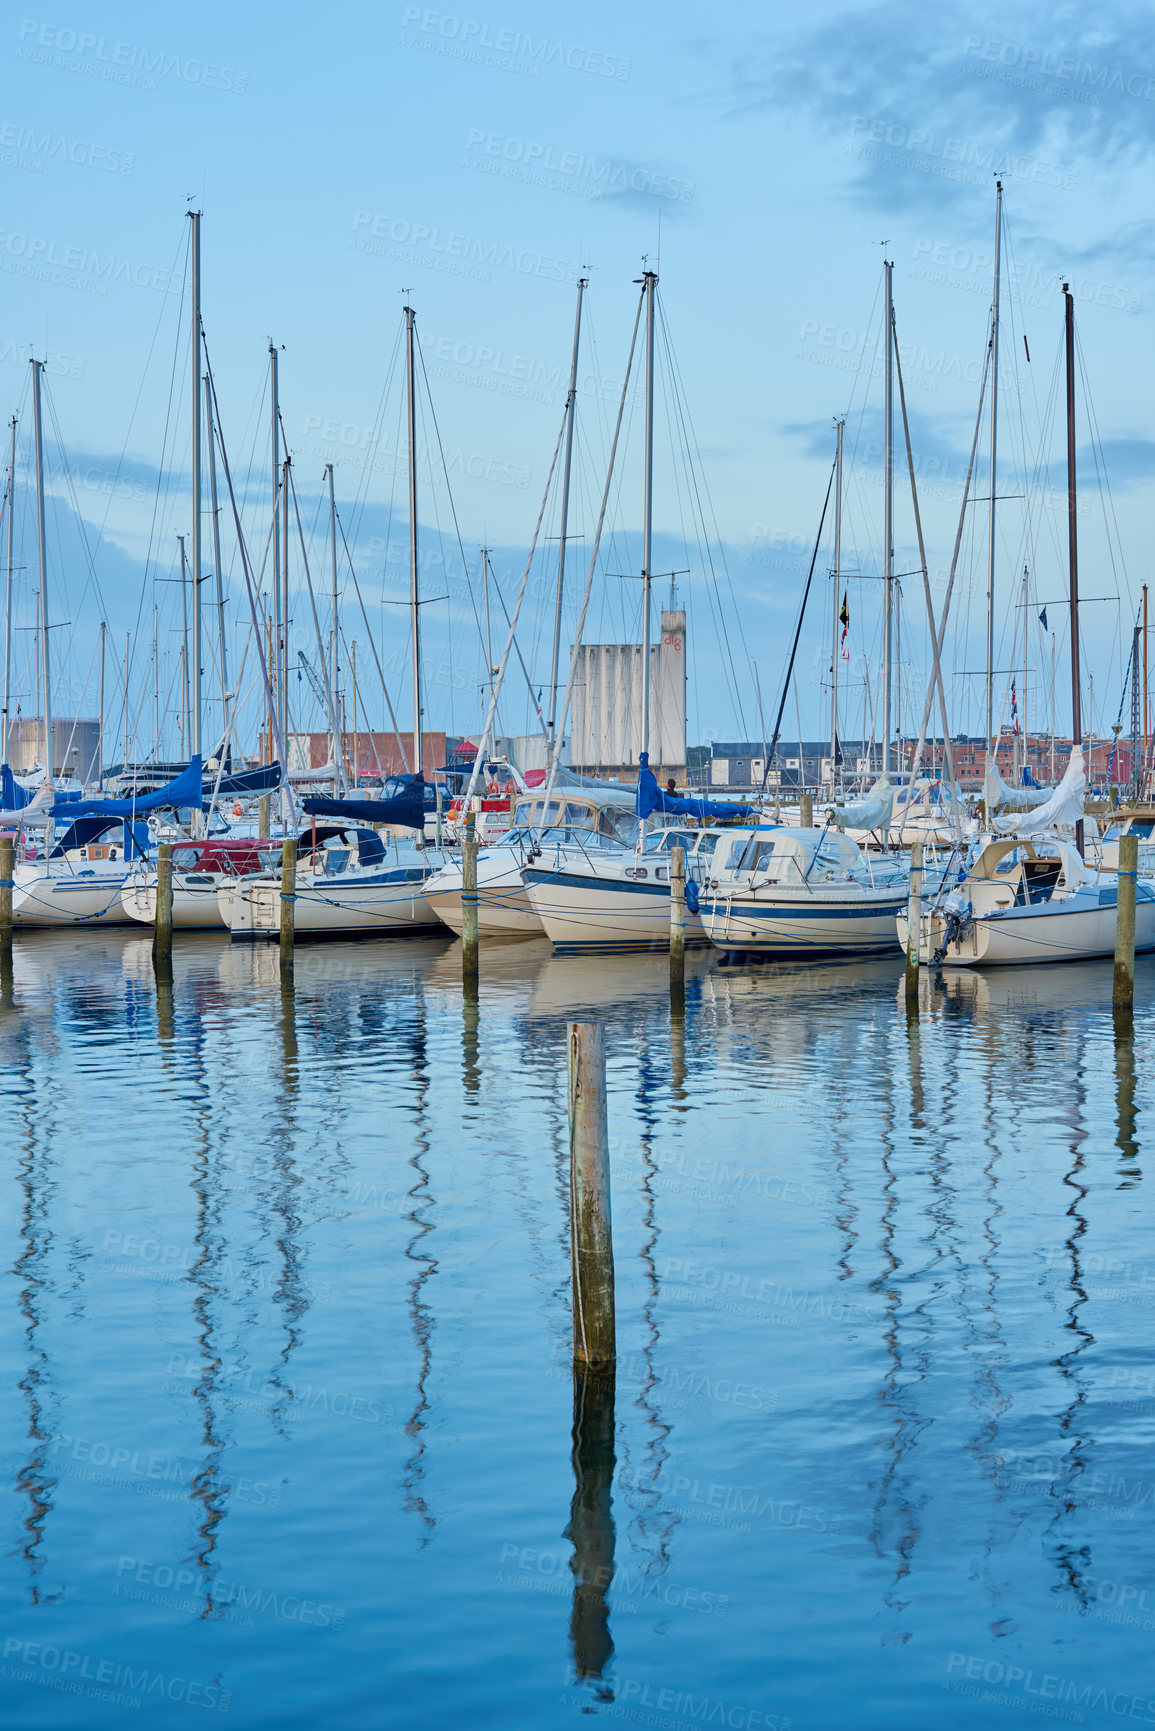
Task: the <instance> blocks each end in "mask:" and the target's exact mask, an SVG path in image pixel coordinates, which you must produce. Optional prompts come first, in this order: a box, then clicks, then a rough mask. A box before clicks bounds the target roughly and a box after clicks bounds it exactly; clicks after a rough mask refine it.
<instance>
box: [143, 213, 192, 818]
mask: <svg viewBox="0 0 1155 1731" xmlns="http://www.w3.org/2000/svg"><path fill="white" fill-rule="evenodd" d="M189 221H190V222H191V223H192V321H193V322H192V488H193V517H192V755H193V756H194V757H199V756H200V754H201V213H200V211H199V210H190V211H189ZM127 684H128V669H127V668H125V686H126V688H127ZM200 819H201V809H200V803H199V801H198V802H197V804H196V805H195V806H194V807H193V813H192V820H193V821H192V833H193V834H194V835H199V834H200Z"/></svg>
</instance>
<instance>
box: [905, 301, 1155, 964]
mask: <svg viewBox="0 0 1155 1731" xmlns="http://www.w3.org/2000/svg"><path fill="white" fill-rule="evenodd" d="M1063 296H1064V304H1065V315H1064V337H1065V349H1066V374H1067V522H1068V569H1069V579H1070V607H1071V710H1072V725H1071V738H1072V742H1073V743H1072V747H1071V758H1070V762H1069V763H1068V766H1067V769H1066V772H1065V774H1064V776H1063V778H1062V780H1061V781H1060V783H1059V785H1058V787H1056V788H1055V789H1053V791H1052V792H1051V794H1050V797H1049V798H1047V799H1045V800H1044V801H1043V803H1042V804H1040V805H1037V806H1035V808H1034V809H1033V810H1031V811H1017V812H1014V813H1012V814H1011V815H1009V816H1005V817H996V818H994V819H993V820H992V822H991V832H992V833H990V834H988V835H987V836H986V837H985V838H984V839H983V841H982V843H981V845H980V846H979V848H978V852H977V857H976V858H975V859H974V861H973V863H972V864H971V866H970V868H969V870H968V871H967V872H966V874H965V876H964V877H963V879H962V881H961V882H960V883H958V884H957V885H956V886H955V887H954V888H953V889H948V888H947V887H946V885H945V883H944V884H943V885H942V886H940V889H939V892H938V893H937V894H936V895H935V896H934V897H933V898H932V902H931V905H930V907H929V908H927V909H924V910H923V911H922V912H921V913H920V919H919V942H918V949H919V958H920V960H921V961H924V962H931V963H934V964H935V965H937V966H943V967H962V968H969V967H984V966H988V967H989V966H999V965H1007V964H1017V963H1023V962H1071V961H1080V960H1084V959H1088V958H1090V957H1094V956H1108V955H1110V954H1112V952H1113V950H1114V948H1115V927H1116V922H1117V913H1118V909H1117V902H1118V878H1117V876H1116V875H1115V873H1107V872H1103V873H1100V872H1097V871H1095V870H1093V869H1092V868H1090V867H1088V865H1087V864H1086V861H1085V859H1084V835H1083V830H1084V818H1083V806H1084V795H1085V791H1086V771H1085V768H1084V763H1083V748H1082V734H1083V730H1082V707H1081V692H1080V675H1079V561H1078V535H1077V516H1076V498H1077V495H1076V477H1075V303H1074V297H1073V296H1072V294H1071V291H1070V287H1069V285H1068V284H1066V283H1064V284H1063ZM992 492H993V487H992ZM992 654H993V644H992V637H991V633H990V628H989V626H988V659H990V657H991V655H992ZM988 683H989V678H988ZM988 714H989V699H988ZM990 743H991V741H990V726H989V722H988V749H989V746H990ZM1064 831H1067V832H1073V839H1067V835H1066V834H1064V833H1062V832H1064ZM1135 901H1136V906H1135V948H1136V950H1150V949H1155V889H1153V888H1152V886H1151V885H1150V884H1149V883H1147V882H1144V881H1142V880H1141V881H1139V882H1138V883H1137V884H1136V894H1135ZM897 925H898V936H899V941H900V942H901V943H902V945H903V947H904V948H905V946H906V943H907V937H908V931H909V922H908V918H907V912H906V910H905V909H904V910H900V912H899V915H898V921H897Z"/></svg>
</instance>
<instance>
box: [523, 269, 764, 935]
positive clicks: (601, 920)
mask: <svg viewBox="0 0 1155 1731" xmlns="http://www.w3.org/2000/svg"><path fill="white" fill-rule="evenodd" d="M641 282H642V300H643V304H644V306H645V314H646V335H645V350H646V384H645V397H646V417H645V470H644V497H643V529H642V570H641V578H642V655H641V668H640V678H639V684H640V689H641V703H640V708H641V718H640V719H641V729H640V732H641V747H640V750H639V753H638V787H637V792H636V795H635V800H636V806H635V809H636V812H637V816H638V817H639V818H640V819H641V823H640V826H639V835H638V840H637V843H636V845H635V846H634V847H633V848H630V849H627V848H621V847H612V846H611V847H597V848H590V847H587V846H585V845H584V844H583V841H582V838H581V837H580V836H579V837H576V838H574V840H572V841H567V840H564V839H561V838H558V839H556V840H555V839H552V838H543V845H542V846H541V849H540V852H539V854H538V857H537V858H535V859H534V860H532V861H531V862H527V864H526V865H525V867H524V868H523V871H522V877H523V881H524V884H525V893H526V898H527V900H528V902H529V905H530V908H531V909H532V911H533V913H534V914H535V915H536V916H537V918H538V919H539V920H540V921H541V925H542V928H543V929H544V931H545V935H546V936H547V937H548V938H549V939H550V941H551V942H552V943H553V944H554V945H555V946H557V947H559V948H564V949H566V950H567V951H572V950H581V949H597V950H606V949H648V948H655V947H661V946H662V945H663V944H668V943H669V932H670V878H669V854H670V849H671V848H673V847H675V846H677V847H681V848H683V850H684V851H685V854H686V870H687V885H688V890H687V917H686V926H685V941H686V944H687V945H691V946H692V945H695V944H699V945H700V944H704V943H705V942H706V941H707V940H706V935H705V932H704V931H703V929H702V923H701V920H700V918H699V916H698V911H697V899H698V896H697V889H698V883H699V881H700V880H701V881H704V879H705V877H706V876H707V875H708V874H709V873H710V872H712V871H713V870H714V869H715V867H716V866H718V865H720V864H721V863H722V856H724V857H725V858H726V859H727V860H728V857H729V853H730V849H731V847H732V845H733V841H734V838H733V837H732V836H730V837H727V832H726V831H723V830H719V829H717V828H715V827H713V826H714V825H715V824H716V823H718V822H719V821H721V820H729V821H732V822H733V821H738V822H740V821H741V820H742V819H744V818H747V817H749V816H750V808H749V807H746V806H736V805H723V804H720V803H715V802H710V801H708V800H695V799H679V798H677V797H674V796H672V795H669V794H666V793H662V792H661V791H660V790H659V788H658V785H657V780H656V778H655V776H654V773H653V771H652V770H651V768H650V756H649V754H650V685H651V666H650V663H651V659H652V657H651V650H650V640H651V605H650V593H651V588H652V584H653V492H654V488H653V480H654V332H655V314H656V299H657V289H658V277H657V272H656V271H651V270H647V271H644V272H643V273H642V278H641ZM591 569H592V568H591ZM551 759H552V762H553V763H554V765H555V774H556V760H557V751H556V745H555V749H554V751H553V753H552V754H551ZM655 813H656V814H658V815H660V816H662V817H665V818H674V819H676V820H679V821H678V826H677V828H676V829H660V830H657V831H655V832H652V833H651V832H650V831H649V825H648V820H649V818H650V817H651V815H653V814H655ZM723 838H726V839H725V840H723ZM719 849H721V855H720V856H719V855H718V851H717V850H719Z"/></svg>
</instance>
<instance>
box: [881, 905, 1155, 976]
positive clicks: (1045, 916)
mask: <svg viewBox="0 0 1155 1731" xmlns="http://www.w3.org/2000/svg"><path fill="white" fill-rule="evenodd" d="M1096 893H1097V892H1096ZM1115 914H1116V910H1115V904H1114V902H1113V901H1112V902H1108V903H1107V904H1105V905H1093V903H1092V900H1091V897H1089V896H1080V895H1073V896H1071V897H1070V898H1069V899H1068V900H1067V901H1065V902H1048V903H1046V904H1043V905H1040V906H1028V907H1014V908H1005V909H1001V910H1000V911H999V912H998V913H993V914H980V915H979V916H978V917H977V918H975V919H974V920H973V921H972V922H971V924H970V926H969V927H968V928H967V930H966V931H965V932H964V933H963V934H962V936H961V938H960V939H958V940H957V941H954V942H952V943H950V944H948V945H947V948H946V954H945V955H944V957H943V960H942V966H943V967H944V968H993V967H1010V966H1013V965H1015V964H1017V963H1023V962H1077V961H1085V960H1088V959H1089V958H1091V957H1095V956H1111V955H1113V954H1114V953H1115ZM897 927H898V939H899V942H900V944H901V945H902V946H903V948H905V947H906V939H907V930H908V924H907V917H906V909H905V908H903V910H902V911H901V913H900V914H899V917H898V920H897ZM945 936H946V921H945V919H944V918H943V916H942V915H941V914H937V913H936V914H924V915H923V917H922V920H921V921H920V926H919V959H920V960H921V961H923V962H931V961H933V959H934V955H935V952H936V951H937V950H938V949H940V948H941V946H942V944H943V940H944V938H945ZM1135 948H1136V950H1151V949H1155V898H1152V899H1150V900H1148V899H1147V898H1146V897H1144V896H1140V897H1139V898H1138V899H1137V900H1136V904H1135Z"/></svg>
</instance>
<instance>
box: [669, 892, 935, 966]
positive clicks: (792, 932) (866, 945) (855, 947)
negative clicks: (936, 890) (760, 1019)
mask: <svg viewBox="0 0 1155 1731" xmlns="http://www.w3.org/2000/svg"><path fill="white" fill-rule="evenodd" d="M905 901H906V896H905V893H904V892H902V891H898V892H896V891H894V890H889V891H870V890H863V891H862V893H861V894H858V895H851V894H847V893H846V892H845V891H842V892H840V893H837V894H823V891H822V889H821V888H817V889H816V890H815V891H814V892H813V893H812V894H810V895H807V894H806V893H805V892H800V893H797V894H791V893H789V892H783V891H778V892H777V893H775V894H774V895H773V896H768V895H766V894H764V893H759V892H755V893H754V894H746V895H741V896H720V895H719V896H714V897H712V898H711V899H710V900H708V901H706V902H704V903H703V908H702V916H703V924H704V926H705V930H706V936H707V937H708V938H709V940H710V942H711V943H712V944H714V945H716V946H717V948H718V949H722V950H742V951H746V952H749V953H752V954H763V953H764V954H766V955H780V956H791V955H840V954H841V955H867V954H871V953H877V952H878V951H883V950H895V949H897V948H898V938H897V935H896V932H895V915H896V914H897V913H898V910H899V908H900V907H903V906H904V905H905Z"/></svg>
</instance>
